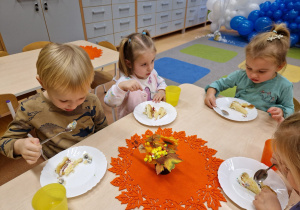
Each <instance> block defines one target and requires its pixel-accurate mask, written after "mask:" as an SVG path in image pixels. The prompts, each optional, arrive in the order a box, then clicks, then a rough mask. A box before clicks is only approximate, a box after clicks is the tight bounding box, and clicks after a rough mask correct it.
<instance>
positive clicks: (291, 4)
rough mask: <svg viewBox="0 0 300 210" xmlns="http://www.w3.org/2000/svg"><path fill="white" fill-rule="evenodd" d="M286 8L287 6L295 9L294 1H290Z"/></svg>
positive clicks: (289, 8)
mask: <svg viewBox="0 0 300 210" xmlns="http://www.w3.org/2000/svg"><path fill="white" fill-rule="evenodd" d="M286 8H287V9H288V10H291V9H293V8H294V3H293V2H290V3H288V4H287V5H286Z"/></svg>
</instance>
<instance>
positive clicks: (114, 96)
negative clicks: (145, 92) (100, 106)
mask: <svg viewBox="0 0 300 210" xmlns="http://www.w3.org/2000/svg"><path fill="white" fill-rule="evenodd" d="M120 82H121V81H120V80H119V81H118V82H117V83H116V84H114V85H113V86H112V87H111V88H110V89H109V90H108V91H107V93H106V95H105V97H104V102H105V104H106V105H108V106H110V107H115V106H120V105H121V104H122V103H123V101H124V98H125V96H126V93H127V92H126V91H124V90H122V89H121V88H119V86H118V84H119V83H120Z"/></svg>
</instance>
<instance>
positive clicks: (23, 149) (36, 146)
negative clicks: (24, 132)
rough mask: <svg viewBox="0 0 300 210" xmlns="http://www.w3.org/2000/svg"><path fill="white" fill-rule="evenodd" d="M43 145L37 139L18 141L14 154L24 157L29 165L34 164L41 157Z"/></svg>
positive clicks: (15, 144)
mask: <svg viewBox="0 0 300 210" xmlns="http://www.w3.org/2000/svg"><path fill="white" fill-rule="evenodd" d="M41 149H42V145H41V144H40V140H39V139H37V138H26V139H18V140H17V141H16V142H15V143H14V154H16V155H22V157H23V158H24V159H25V160H26V162H27V163H29V164H34V163H36V161H37V160H38V158H39V157H40V156H41Z"/></svg>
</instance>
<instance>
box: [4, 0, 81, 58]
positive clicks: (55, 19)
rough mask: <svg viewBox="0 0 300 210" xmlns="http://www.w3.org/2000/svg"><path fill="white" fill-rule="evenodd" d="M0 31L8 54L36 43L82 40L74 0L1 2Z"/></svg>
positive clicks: (75, 0) (13, 0) (7, 0)
mask: <svg viewBox="0 0 300 210" xmlns="http://www.w3.org/2000/svg"><path fill="white" fill-rule="evenodd" d="M0 32H1V34H2V37H3V41H4V43H5V46H6V48H7V51H8V53H10V54H13V53H19V52H21V51H22V48H23V47H24V46H25V45H27V44H29V43H32V42H36V41H52V42H58V43H64V42H70V41H75V40H81V39H84V33H83V27H82V19H81V14H80V6H79V1H78V0H48V1H45V0H18V1H17V0H1V1H0Z"/></svg>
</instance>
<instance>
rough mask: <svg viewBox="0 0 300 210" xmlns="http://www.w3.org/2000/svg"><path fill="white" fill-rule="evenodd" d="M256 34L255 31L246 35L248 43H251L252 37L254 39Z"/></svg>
mask: <svg viewBox="0 0 300 210" xmlns="http://www.w3.org/2000/svg"><path fill="white" fill-rule="evenodd" d="M257 34H258V33H257V32H256V31H252V32H251V33H250V34H248V42H251V40H252V39H253V37H255V36H256V35H257Z"/></svg>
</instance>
